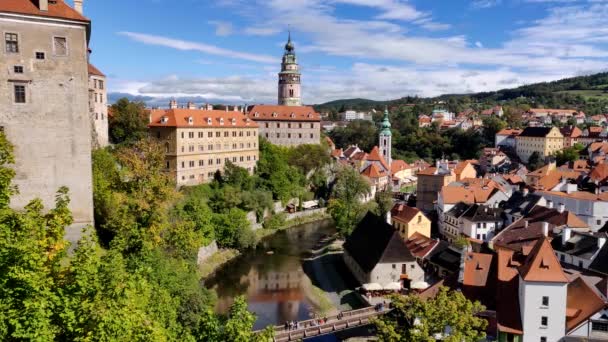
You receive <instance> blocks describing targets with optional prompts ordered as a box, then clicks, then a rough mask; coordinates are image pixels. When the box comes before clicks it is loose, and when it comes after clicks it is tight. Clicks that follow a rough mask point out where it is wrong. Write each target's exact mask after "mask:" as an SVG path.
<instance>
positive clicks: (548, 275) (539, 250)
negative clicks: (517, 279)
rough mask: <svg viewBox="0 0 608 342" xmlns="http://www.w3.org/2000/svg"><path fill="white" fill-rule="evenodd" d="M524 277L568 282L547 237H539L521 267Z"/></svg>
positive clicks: (528, 279)
mask: <svg viewBox="0 0 608 342" xmlns="http://www.w3.org/2000/svg"><path fill="white" fill-rule="evenodd" d="M519 274H520V275H521V277H522V279H523V280H525V281H530V282H551V283H567V282H568V278H567V277H566V275H565V274H564V270H563V269H562V266H561V265H560V263H559V261H558V260H557V257H556V256H555V252H554V251H553V248H551V243H550V242H549V240H548V239H547V238H541V239H539V240H538V241H537V242H536V244H535V245H534V248H532V251H531V252H530V254H529V255H528V258H527V259H526V261H525V263H524V264H523V265H522V267H520V269H519Z"/></svg>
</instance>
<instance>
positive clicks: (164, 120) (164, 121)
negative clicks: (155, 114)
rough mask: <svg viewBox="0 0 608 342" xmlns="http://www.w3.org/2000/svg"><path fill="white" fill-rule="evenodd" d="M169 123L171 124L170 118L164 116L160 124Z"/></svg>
mask: <svg viewBox="0 0 608 342" xmlns="http://www.w3.org/2000/svg"><path fill="white" fill-rule="evenodd" d="M167 122H169V118H168V117H166V116H163V117H162V118H160V123H162V124H166V123H167Z"/></svg>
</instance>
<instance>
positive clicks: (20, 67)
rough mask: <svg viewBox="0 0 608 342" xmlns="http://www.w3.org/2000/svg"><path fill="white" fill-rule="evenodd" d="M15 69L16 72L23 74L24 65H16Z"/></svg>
mask: <svg viewBox="0 0 608 342" xmlns="http://www.w3.org/2000/svg"><path fill="white" fill-rule="evenodd" d="M13 71H14V72H15V74H23V67H22V66H21V65H15V66H14V67H13Z"/></svg>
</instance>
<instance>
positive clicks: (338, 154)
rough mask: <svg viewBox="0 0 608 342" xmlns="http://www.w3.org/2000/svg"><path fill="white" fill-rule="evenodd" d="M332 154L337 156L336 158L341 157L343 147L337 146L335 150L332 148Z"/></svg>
mask: <svg viewBox="0 0 608 342" xmlns="http://www.w3.org/2000/svg"><path fill="white" fill-rule="evenodd" d="M331 156H332V157H335V158H339V157H341V156H342V149H341V148H337V149H335V150H331Z"/></svg>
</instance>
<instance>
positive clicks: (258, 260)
mask: <svg viewBox="0 0 608 342" xmlns="http://www.w3.org/2000/svg"><path fill="white" fill-rule="evenodd" d="M335 237H336V229H335V226H334V224H333V222H332V221H331V220H322V221H317V222H312V223H306V224H302V225H299V226H295V227H293V228H289V229H286V230H283V231H279V232H277V233H276V234H273V235H271V236H269V237H267V238H265V239H264V240H263V241H262V242H261V243H260V244H259V246H258V247H257V249H255V250H251V251H248V252H245V253H243V254H242V255H240V256H239V257H237V258H236V259H234V260H232V261H231V262H230V263H228V264H226V265H224V266H223V267H221V268H220V269H218V270H217V272H216V273H215V274H214V275H213V276H212V277H210V278H208V279H206V280H205V282H204V283H205V286H206V287H208V288H211V289H214V290H215V291H216V293H217V296H218V301H217V306H216V311H217V312H218V313H227V311H228V309H229V307H230V305H231V304H232V302H233V300H234V298H235V297H236V296H239V295H243V296H245V297H246V298H247V302H248V303H249V310H251V311H252V312H254V313H255V314H256V315H257V317H258V318H257V321H256V322H255V325H254V329H256V330H257V329H262V328H264V327H266V326H268V325H275V324H283V323H284V322H285V321H290V320H305V319H309V318H311V317H313V316H315V315H316V316H318V317H322V316H323V315H329V314H331V313H335V312H337V311H339V310H350V309H356V308H360V307H362V306H363V303H362V302H361V301H360V300H359V297H357V295H356V294H355V293H354V292H353V290H352V289H354V288H355V287H356V286H357V284H356V282H355V281H354V279H353V278H352V276H351V275H350V273H349V272H348V270H347V269H346V266H345V265H344V263H343V261H342V253H341V251H340V250H339V248H336V247H335V246H336V245H338V244H339V243H337V242H336V241H335Z"/></svg>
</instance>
